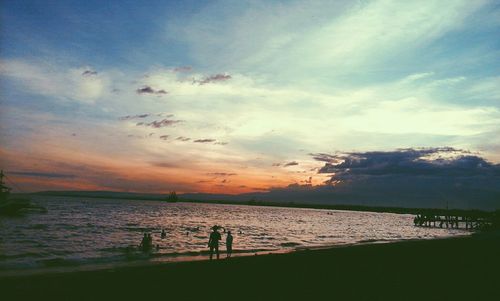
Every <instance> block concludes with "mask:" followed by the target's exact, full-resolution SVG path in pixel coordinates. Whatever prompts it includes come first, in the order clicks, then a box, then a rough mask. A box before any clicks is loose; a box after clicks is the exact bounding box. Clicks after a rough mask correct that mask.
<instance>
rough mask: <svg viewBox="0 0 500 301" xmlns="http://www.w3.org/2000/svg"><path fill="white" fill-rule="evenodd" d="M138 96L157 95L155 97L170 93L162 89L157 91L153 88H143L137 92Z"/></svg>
mask: <svg viewBox="0 0 500 301" xmlns="http://www.w3.org/2000/svg"><path fill="white" fill-rule="evenodd" d="M136 92H137V94H155V95H161V94H167V93H168V92H167V91H165V90H163V89H161V90H155V89H153V88H151V87H150V86H144V87H142V88H139V89H137V90H136Z"/></svg>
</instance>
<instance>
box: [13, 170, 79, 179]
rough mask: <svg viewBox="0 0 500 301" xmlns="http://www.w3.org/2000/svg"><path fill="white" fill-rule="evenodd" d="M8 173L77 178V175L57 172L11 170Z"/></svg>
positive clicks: (27, 175)
mask: <svg viewBox="0 0 500 301" xmlns="http://www.w3.org/2000/svg"><path fill="white" fill-rule="evenodd" d="M8 174H13V175H17V176H26V177H40V178H64V179H73V178H76V175H72V174H63V173H56V172H35V171H9V172H8Z"/></svg>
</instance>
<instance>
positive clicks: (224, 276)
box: [0, 235, 500, 301]
mask: <svg viewBox="0 0 500 301" xmlns="http://www.w3.org/2000/svg"><path fill="white" fill-rule="evenodd" d="M0 289H1V295H0V299H1V300H24V299H26V300H56V299H57V300H61V299H62V300H77V299H86V300H97V299H105V300H124V299H127V300H129V299H134V300H243V299H245V300H247V299H251V300H264V299H266V300H299V299H300V300H471V301H475V300H500V239H499V237H498V236H496V237H495V236H493V235H482V236H479V235H478V236H474V237H470V238H454V239H444V240H433V241H409V242H398V243H390V244H376V245H362V246H353V247H346V248H335V249H327V250H315V251H301V252H295V253H290V254H280V255H264V256H252V257H240V258H233V259H231V260H220V261H218V262H217V261H213V262H208V261H201V262H182V263H173V264H162V265H154V266H146V267H127V268H123V267H122V268H115V269H109V270H100V271H90V272H72V273H58V274H46V275H32V276H22V277H21V276H18V277H4V278H0ZM4 297H5V298H4Z"/></svg>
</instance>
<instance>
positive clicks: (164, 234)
mask: <svg viewBox="0 0 500 301" xmlns="http://www.w3.org/2000/svg"><path fill="white" fill-rule="evenodd" d="M165 237H167V233H166V232H165V229H162V230H161V238H162V239H163V238H165Z"/></svg>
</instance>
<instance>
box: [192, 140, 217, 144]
mask: <svg viewBox="0 0 500 301" xmlns="http://www.w3.org/2000/svg"><path fill="white" fill-rule="evenodd" d="M215 141H217V140H215V139H196V140H194V141H193V142H195V143H211V142H215Z"/></svg>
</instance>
